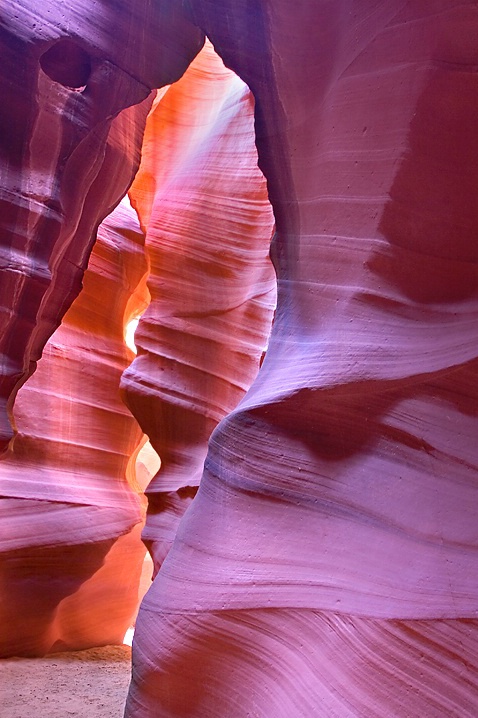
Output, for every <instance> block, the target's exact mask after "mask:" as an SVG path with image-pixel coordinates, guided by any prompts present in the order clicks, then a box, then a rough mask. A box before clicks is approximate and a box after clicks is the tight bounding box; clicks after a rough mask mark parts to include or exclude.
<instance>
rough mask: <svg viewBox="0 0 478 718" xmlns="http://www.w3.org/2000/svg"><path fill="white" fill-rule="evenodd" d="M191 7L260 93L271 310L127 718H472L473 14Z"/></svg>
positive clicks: (414, 6)
mask: <svg viewBox="0 0 478 718" xmlns="http://www.w3.org/2000/svg"><path fill="white" fill-rule="evenodd" d="M188 7H189V8H190V10H189V17H191V18H192V20H193V21H194V22H196V23H197V25H198V26H199V27H201V29H202V30H203V31H204V32H205V33H206V34H207V35H208V37H209V38H210V39H211V41H212V43H213V44H214V47H215V49H216V51H217V52H218V53H219V54H220V56H221V57H222V58H223V59H224V61H225V63H226V65H228V66H229V67H231V68H232V69H233V70H234V71H235V72H236V73H237V74H238V75H239V76H240V77H241V78H242V79H243V80H244V81H245V82H246V83H247V84H248V85H249V87H250V88H251V90H252V92H253V93H254V97H255V102H256V114H255V118H256V126H255V131H256V141H257V147H258V152H259V164H260V166H261V168H262V170H263V172H264V174H265V176H266V178H267V182H268V190H269V198H270V200H271V202H272V205H273V208H274V214H275V219H276V225H277V233H276V235H275V238H274V241H273V244H272V255H273V261H274V265H275V268H276V271H277V275H278V305H277V313H276V318H275V322H274V325H273V329H272V335H271V338H270V343H269V349H268V352H267V356H266V359H265V362H264V364H263V366H262V368H261V371H260V372H259V374H258V377H257V379H256V380H255V382H254V384H253V385H252V387H251V390H250V391H249V392H248V394H247V395H246V397H245V399H244V400H243V401H242V402H241V403H240V405H239V406H238V407H237V408H236V409H235V410H234V411H233V412H231V414H230V415H228V416H227V417H226V418H225V419H224V420H223V421H222V422H221V423H220V424H219V425H218V427H217V428H216V429H215V431H214V432H213V435H212V437H211V439H210V442H209V451H208V455H207V458H206V464H205V471H204V475H203V477H202V479H201V485H200V488H199V492H198V495H197V497H196V498H195V500H194V501H193V503H192V505H191V508H190V509H189V511H188V512H187V514H186V515H185V517H184V520H183V521H182V523H181V525H180V527H179V530H178V533H177V535H176V539H175V541H174V544H173V547H172V549H171V551H170V553H169V555H168V557H167V559H166V561H165V563H164V564H163V567H162V569H161V571H160V573H159V575H158V577H157V578H156V580H155V582H154V584H153V587H152V589H151V591H150V592H149V594H148V595H147V596H146V598H145V600H144V602H143V605H142V608H141V610H140V617H139V620H138V625H137V632H136V639H135V645H134V655H133V682H132V686H131V689H130V694H129V700H128V704H127V709H126V716H127V717H128V718H133V716H134V718H152V716H161V718H173V717H174V718H176V717H179V716H185V715H188V716H194V718H206V716H207V718H212V717H217V718H219V717H221V718H223V717H224V716H230V717H232V716H234V717H235V718H237V717H239V716H244V717H245V716H251V715H255V716H261V718H263V717H264V718H265V716H274V717H275V718H277V717H278V716H279V717H281V718H282V717H283V718H291V717H292V718H304V717H305V716H312V715H323V716H335V717H338V718H352V717H354V718H359V717H360V718H364V717H365V716H367V718H382V717H383V716H394V718H405V716H411V715H420V716H426V717H427V718H445V716H451V715H453V716H460V718H474V716H475V715H476V705H477V701H478V661H477V658H476V651H475V650H474V646H476V641H477V638H478V621H477V617H478V616H477V611H478V570H477V569H478V523H477V521H476V507H477V505H478V482H477V465H478V455H477V447H478V445H477V442H476V434H477V429H478V426H477V410H476V407H477V398H478V397H477V386H478V382H477V347H478V341H477V340H478V317H477V309H478V307H477V293H476V286H477V284H476V278H477V254H476V241H475V233H476V227H477V220H478V205H477V203H476V186H477V181H478V161H477V160H478V144H477V137H478V135H477V133H476V127H475V124H476V122H475V115H476V112H475V109H474V108H476V106H477V101H478V84H477V82H476V67H477V63H478V55H477V44H476V37H477V35H478V9H477V6H476V3H474V2H457V1H456V2H455V1H454V0H453V1H451V2H450V1H447V2H442V0H425V1H424V2H422V3H405V2H402V1H401V0H388V1H379V0H367V1H366V2H363V0H360V2H359V1H358V0H355V1H354V0H343V1H339V2H334V3H330V2H319V3H302V4H301V3H295V4H291V3H289V2H286V0H277V2H274V3H259V2H250V3H237V2H232V0H224V1H223V2H221V3H220V4H219V6H218V3H217V2H216V3H211V2H208V1H207V0H203V1H201V0H193V1H192V2H190V3H189V5H188Z"/></svg>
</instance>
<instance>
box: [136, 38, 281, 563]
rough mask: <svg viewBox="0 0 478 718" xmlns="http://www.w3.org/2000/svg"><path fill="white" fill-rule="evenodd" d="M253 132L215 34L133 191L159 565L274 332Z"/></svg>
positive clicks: (173, 100) (161, 126) (172, 105)
mask: <svg viewBox="0 0 478 718" xmlns="http://www.w3.org/2000/svg"><path fill="white" fill-rule="evenodd" d="M253 132H254V131H253V100H252V96H251V93H250V91H249V90H248V88H247V87H246V86H245V85H244V83H243V82H242V81H241V80H240V79H239V78H238V77H237V76H235V75H234V73H232V72H231V71H230V70H227V69H226V68H225V67H224V65H223V63H222V61H221V60H220V58H219V57H218V56H217V55H216V54H215V53H214V50H213V49H212V47H211V45H210V44H207V45H206V46H205V47H204V49H203V50H202V52H201V53H200V54H199V55H198V57H197V58H196V60H195V61H194V62H193V63H192V65H191V66H190V68H189V69H188V71H187V72H186V73H185V75H184V76H183V77H182V78H181V80H179V82H177V83H176V84H174V85H172V86H171V87H169V88H168V89H167V90H166V92H165V93H164V94H163V93H160V94H159V96H158V101H157V104H156V106H155V109H154V110H153V111H152V113H151V114H150V116H149V118H148V122H147V125H146V131H145V139H144V145H143V154H142V162H141V166H140V169H139V172H138V175H137V177H136V179H135V181H134V184H133V186H132V188H131V190H130V197H131V198H132V202H133V204H134V206H135V207H136V208H137V210H138V215H139V218H140V220H141V223H142V226H143V227H144V228H145V230H146V249H147V252H148V256H149V260H150V274H149V278H148V288H149V291H150V293H151V303H150V305H149V306H148V309H147V310H146V312H145V313H144V314H143V316H142V318H141V320H140V322H139V325H138V328H137V330H136V334H135V343H136V346H137V348H138V355H137V357H136V359H135V360H134V362H133V363H132V365H131V366H130V367H129V368H128V369H127V370H126V372H125V374H124V375H123V380H122V388H123V392H124V395H125V401H126V403H127V404H128V406H129V407H130V408H131V410H132V412H133V413H134V415H135V416H136V417H137V419H138V421H139V423H140V424H141V427H142V429H143V431H144V432H145V433H146V434H147V435H148V436H149V438H150V441H151V444H152V445H153V447H154V448H155V450H156V451H157V453H158V454H159V456H160V457H161V469H160V471H159V472H158V474H157V476H156V477H155V478H154V479H153V480H152V481H151V483H150V484H149V486H148V488H147V491H146V493H147V496H148V516H147V521H146V527H145V530H144V532H143V538H144V540H145V541H146V543H147V545H148V548H149V549H150V551H151V553H152V555H153V558H154V560H155V565H156V568H157V567H159V565H161V563H162V561H163V559H164V557H165V555H166V553H167V551H168V550H169V547H170V545H171V542H172V539H173V538H174V535H175V532H176V528H177V525H178V522H179V519H180V518H181V516H182V514H183V513H184V511H185V510H186V508H187V507H188V506H189V504H190V502H191V499H192V498H193V496H194V494H195V493H196V489H197V486H198V484H199V479H200V477H201V474H202V471H203V464H204V458H205V456H206V451H207V442H208V439H209V436H210V434H211V432H212V431H213V429H214V428H215V426H216V425H217V424H218V422H219V421H220V420H221V419H222V418H223V417H224V416H226V415H227V414H228V413H229V412H230V411H231V410H232V409H233V408H234V407H235V406H236V405H237V404H238V402H239V401H240V399H242V397H243V396H244V393H245V391H246V390H247V389H248V388H249V386H250V384H251V383H252V381H253V379H254V378H255V376H256V374H257V371H258V368H259V362H260V359H261V356H262V353H263V351H264V348H265V345H266V343H267V338H268V334H269V331H270V324H271V319H272V312H273V308H274V305H275V294H276V287H275V275H274V271H273V268H272V264H271V262H270V259H269V257H268V252H269V244H270V239H271V235H272V228H273V218H272V210H271V207H270V204H269V202H268V200H267V189H266V185H265V180H264V177H263V175H262V174H261V172H260V171H259V169H258V167H257V152H256V149H255V146H254V134H253Z"/></svg>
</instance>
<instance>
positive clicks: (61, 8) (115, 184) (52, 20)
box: [0, 0, 203, 451]
mask: <svg viewBox="0 0 478 718" xmlns="http://www.w3.org/2000/svg"><path fill="white" fill-rule="evenodd" d="M113 28H114V31H113ZM202 43H203V37H202V34H201V32H200V31H199V30H198V29H197V28H194V27H193V26H191V25H190V23H189V22H188V21H187V20H186V19H184V18H181V17H180V16H179V15H178V14H177V13H174V12H172V8H171V3H169V2H164V3H162V4H161V5H158V6H155V7H154V8H153V7H152V5H151V3H150V2H149V0H139V1H138V2H135V3H130V2H127V1H126V0H120V2H115V3H114V5H111V4H109V3H106V2H99V3H97V2H90V1H88V0H82V2H79V3H74V4H71V3H70V2H67V1H66V0H44V1H43V2H41V3H39V2H37V1H36V0H12V2H9V3H3V5H2V8H1V9H0V49H1V53H2V68H1V72H0V96H1V97H2V100H3V101H2V104H1V107H0V187H1V193H0V210H1V212H0V217H1V220H0V222H1V223H0V451H2V450H4V449H6V447H7V446H8V443H9V441H10V439H11V437H12V435H13V431H12V428H11V426H10V421H9V418H10V416H9V415H10V414H11V409H12V406H13V402H14V399H15V394H16V392H17V391H18V389H19V387H20V386H21V385H22V383H24V381H25V380H26V379H27V378H28V376H30V375H31V374H32V372H33V371H34V369H35V365H36V362H37V361H38V359H39V358H40V356H41V353H42V350H43V347H44V345H45V343H46V341H47V340H48V338H49V337H50V336H51V334H52V333H53V331H54V330H55V328H56V327H57V326H58V325H59V323H60V321H61V319H62V317H63V315H64V313H65V311H66V310H67V309H68V307H69V306H70V304H71V302H72V301H73V299H74V298H75V297H76V295H77V294H78V292H79V290H80V288H81V280H82V276H83V272H84V270H85V267H86V264H87V261H88V255H89V252H90V251H91V247H92V245H93V242H94V238H95V232H96V229H97V227H98V225H99V224H100V222H101V221H102V220H103V219H104V218H105V216H106V215H107V214H108V213H109V212H111V210H112V209H113V208H114V207H115V205H116V204H117V203H118V202H119V200H120V199H121V197H122V196H123V195H124V194H125V192H126V190H127V189H128V187H129V185H130V184H131V182H132V180H133V177H134V174H135V171H136V169H137V166H138V162H139V150H140V146H141V139H142V132H143V129H144V121H145V115H146V112H147V111H148V107H149V104H150V101H151V99H152V94H151V90H152V88H154V87H158V86H160V85H163V84H167V83H169V82H171V81H173V80H175V79H177V78H178V77H180V76H181V74H182V72H184V70H185V69H186V67H187V65H188V63H189V61H190V60H191V59H192V57H194V55H195V54H196V52H197V51H198V49H199V48H200V47H201V45H202ZM139 44H141V45H142V51H141V52H138V45H139ZM186 46H188V49H187V50H186ZM148 98H149V100H148ZM138 103H141V104H140V105H139V106H138ZM134 105H136V108H135V109H133V110H131V112H130V113H128V114H127V115H126V116H125V115H123V116H121V117H122V119H118V121H115V118H116V117H118V115H119V113H120V112H121V111H122V110H124V109H125V108H128V107H132V106H134Z"/></svg>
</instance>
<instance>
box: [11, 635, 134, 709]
mask: <svg viewBox="0 0 478 718" xmlns="http://www.w3.org/2000/svg"><path fill="white" fill-rule="evenodd" d="M130 678H131V648H130V647H129V646H106V647H104V648H90V649H89V650H87V651H77V652H75V653H54V654H51V655H48V656H45V658H4V659H0V706H1V708H0V715H1V718H26V717H27V716H32V717H33V718H73V717H74V718H122V717H123V711H124V704H125V701H126V694H127V692H128V685H129V682H130Z"/></svg>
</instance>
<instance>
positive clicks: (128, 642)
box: [123, 626, 134, 646]
mask: <svg viewBox="0 0 478 718" xmlns="http://www.w3.org/2000/svg"><path fill="white" fill-rule="evenodd" d="M133 636H134V628H133V627H132V626H131V627H130V628H128V630H127V631H126V633H125V634H124V638H123V646H132V645H133Z"/></svg>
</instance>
